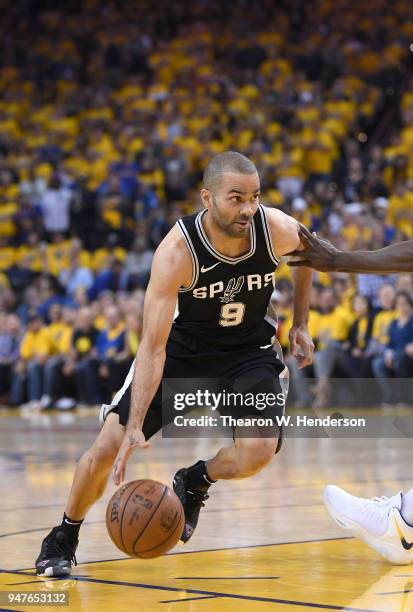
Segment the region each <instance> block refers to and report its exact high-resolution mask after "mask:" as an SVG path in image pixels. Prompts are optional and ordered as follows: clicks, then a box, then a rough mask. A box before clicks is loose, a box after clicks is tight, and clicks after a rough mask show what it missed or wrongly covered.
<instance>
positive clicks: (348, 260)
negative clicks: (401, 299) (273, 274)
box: [288, 225, 413, 274]
mask: <svg viewBox="0 0 413 612" xmlns="http://www.w3.org/2000/svg"><path fill="white" fill-rule="evenodd" d="M299 234H300V240H301V243H302V245H303V248H302V249H301V250H295V251H293V252H292V253H290V255H295V256H297V259H296V260H295V261H291V262H289V264H288V265H289V266H292V267H299V266H310V267H311V268H314V269H315V270H319V271H320V272H334V271H339V272H364V273H369V272H371V273H384V274H386V273H392V272H393V273H396V274H397V273H398V272H413V240H407V241H405V242H397V243H395V244H391V245H390V246H387V247H384V248H383V249H379V250H377V251H353V252H351V251H339V250H338V249H336V248H335V247H334V246H333V245H332V244H331V243H330V242H328V241H327V240H321V239H320V238H317V236H314V235H313V234H311V232H309V231H308V229H307V228H306V227H304V226H303V225H300V230H299Z"/></svg>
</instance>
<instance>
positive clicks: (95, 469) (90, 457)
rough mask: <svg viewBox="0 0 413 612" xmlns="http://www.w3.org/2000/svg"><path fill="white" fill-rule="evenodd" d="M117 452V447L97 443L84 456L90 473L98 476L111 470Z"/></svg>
mask: <svg viewBox="0 0 413 612" xmlns="http://www.w3.org/2000/svg"><path fill="white" fill-rule="evenodd" d="M117 452H118V449H117V447H113V446H111V445H109V444H103V443H99V442H95V444H93V446H91V447H90V448H89V450H87V451H86V453H85V454H84V458H85V460H86V463H87V466H88V470H89V472H90V473H91V474H96V473H99V472H103V471H107V470H110V468H111V466H112V464H113V462H114V460H115V457H116V454H117Z"/></svg>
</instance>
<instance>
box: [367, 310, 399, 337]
mask: <svg viewBox="0 0 413 612" xmlns="http://www.w3.org/2000/svg"><path fill="white" fill-rule="evenodd" d="M396 316H397V311H396V310H382V311H381V312H379V313H377V314H376V316H375V318H374V321H373V330H372V333H371V335H372V338H374V339H375V340H377V342H380V344H387V342H388V340H389V337H388V333H387V332H388V330H389V325H390V323H391V322H392V321H393V319H395V318H396Z"/></svg>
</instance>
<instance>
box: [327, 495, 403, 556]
mask: <svg viewBox="0 0 413 612" xmlns="http://www.w3.org/2000/svg"><path fill="white" fill-rule="evenodd" d="M324 503H325V505H326V508H327V510H328V512H329V514H330V515H331V517H332V518H333V519H334V520H335V521H336V522H337V523H338V524H339V525H340V527H343V529H347V530H348V531H350V532H351V533H352V534H353V535H354V536H356V537H358V538H360V539H361V540H363V541H364V542H366V544H368V545H369V546H371V548H374V550H376V551H377V552H378V553H380V554H381V555H383V557H385V558H386V559H387V560H388V561H390V563H394V564H395V565H407V564H408V563H411V562H412V561H413V527H412V526H411V525H409V524H408V523H406V521H405V520H404V518H403V517H402V515H401V512H400V511H401V507H402V493H401V492H400V493H397V495H394V496H393V497H373V498H372V499H364V498H363V497H355V496H354V495H350V493H347V492H346V491H344V490H343V489H340V487H336V486H335V485H328V486H327V487H326V488H325V490H324Z"/></svg>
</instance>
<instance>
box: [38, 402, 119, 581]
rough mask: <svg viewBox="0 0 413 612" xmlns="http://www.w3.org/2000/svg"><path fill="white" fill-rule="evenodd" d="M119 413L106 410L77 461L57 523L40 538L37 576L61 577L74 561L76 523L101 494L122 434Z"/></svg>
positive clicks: (76, 539)
mask: <svg viewBox="0 0 413 612" xmlns="http://www.w3.org/2000/svg"><path fill="white" fill-rule="evenodd" d="M124 430H125V428H124V427H123V426H122V425H120V424H119V415H118V414H114V413H109V414H108V415H107V417H106V421H105V423H104V425H103V427H102V429H101V431H100V432H99V434H98V436H97V437H96V439H95V441H94V442H93V444H92V446H91V447H90V448H89V449H88V450H87V451H86V452H85V453H84V454H83V455H82V457H81V458H80V460H79V463H78V464H77V467H76V471H75V474H74V478H73V483H72V487H71V490H70V493H69V498H68V501H67V503H66V508H65V513H64V515H63V520H62V523H61V525H58V526H56V527H54V528H53V529H52V531H51V532H50V533H49V534H48V535H47V536H46V538H45V539H44V540H43V543H42V548H41V551H40V554H39V557H38V558H37V560H36V571H37V574H38V575H46V576H61V575H66V574H69V573H70V569H71V562H72V561H74V562H76V559H75V552H76V548H77V544H78V534H79V529H80V526H81V524H82V522H83V519H84V518H85V516H86V514H87V512H88V510H89V508H90V507H91V506H92V505H93V504H94V503H95V502H96V501H97V500H98V499H99V498H100V497H101V495H102V494H103V491H104V489H105V487H106V483H107V480H108V476H109V474H110V470H111V467H112V464H113V461H114V459H115V457H116V455H117V452H118V449H119V446H120V444H121V442H122V439H123V436H124Z"/></svg>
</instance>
